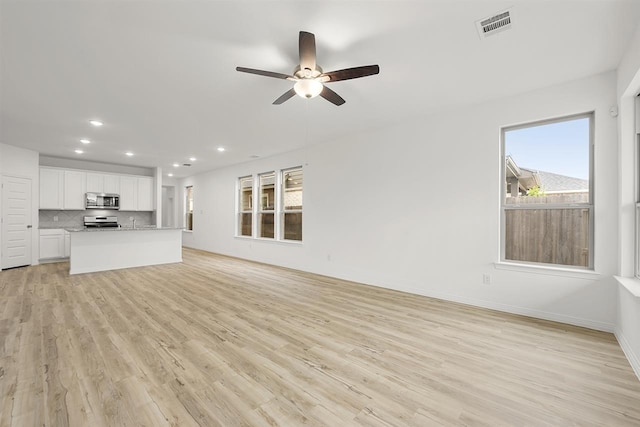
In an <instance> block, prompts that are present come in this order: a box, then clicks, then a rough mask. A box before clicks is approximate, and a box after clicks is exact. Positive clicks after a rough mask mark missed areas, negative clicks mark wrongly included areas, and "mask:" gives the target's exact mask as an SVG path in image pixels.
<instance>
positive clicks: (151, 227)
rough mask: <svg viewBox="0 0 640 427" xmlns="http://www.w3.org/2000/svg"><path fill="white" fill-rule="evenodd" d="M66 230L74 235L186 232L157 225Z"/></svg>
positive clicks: (178, 228)
mask: <svg viewBox="0 0 640 427" xmlns="http://www.w3.org/2000/svg"><path fill="white" fill-rule="evenodd" d="M64 230H66V231H69V232H72V233H84V232H88V233H95V232H106V231H157V230H184V227H156V226H155V225H140V226H138V227H135V228H134V227H95V228H85V227H78V228H65V229H64Z"/></svg>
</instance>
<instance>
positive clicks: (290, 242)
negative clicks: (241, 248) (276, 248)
mask: <svg viewBox="0 0 640 427" xmlns="http://www.w3.org/2000/svg"><path fill="white" fill-rule="evenodd" d="M234 237H235V238H236V239H239V240H249V241H251V242H268V243H283V244H285V245H294V246H303V242H302V241H300V240H276V239H269V238H264V237H249V236H234Z"/></svg>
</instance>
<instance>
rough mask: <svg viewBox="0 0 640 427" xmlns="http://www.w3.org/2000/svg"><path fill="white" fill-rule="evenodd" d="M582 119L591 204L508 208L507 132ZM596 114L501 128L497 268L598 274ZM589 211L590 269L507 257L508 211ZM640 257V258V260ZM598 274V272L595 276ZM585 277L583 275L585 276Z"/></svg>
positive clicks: (514, 206) (591, 113)
mask: <svg viewBox="0 0 640 427" xmlns="http://www.w3.org/2000/svg"><path fill="white" fill-rule="evenodd" d="M580 118H588V119H589V202H588V203H568V204H545V205H543V206H540V205H526V206H525V205H506V203H505V197H506V196H505V195H506V191H507V187H506V185H507V184H506V182H507V179H506V176H505V175H506V170H505V164H506V153H505V151H506V150H505V133H506V132H508V131H512V130H517V129H524V128H530V127H534V126H542V125H547V124H552V123H560V122H565V121H569V120H577V119H580ZM594 125H595V112H594V111H589V112H586V113H580V114H572V115H568V116H562V117H556V118H552V119H545V120H539V121H534V122H528V123H524V124H519V125H515V126H504V127H502V128H501V129H500V159H501V162H500V173H499V176H500V233H499V234H500V236H499V249H500V253H499V261H498V262H497V263H495V264H494V265H495V267H496V268H501V269H511V270H519V271H530V272H540V271H543V270H548V271H550V272H552V273H553V274H562V275H571V274H577V275H578V276H581V273H583V272H584V273H587V276H585V277H591V275H590V273H595V266H594V264H595V256H594V255H595V254H594V248H595V244H594V243H595V242H594V240H595V215H594V212H595V192H594V187H595V185H594V182H595V180H594V145H595V132H594ZM542 208H544V209H578V208H587V209H589V261H588V266H587V267H581V266H573V265H562V264H546V263H540V262H528V261H519V260H508V259H506V255H505V246H506V245H505V239H506V235H505V228H506V218H505V216H506V215H505V212H506V211H507V210H522V209H542ZM639 258H640V257H639ZM639 262H640V261H639ZM595 274H597V273H595ZM581 277H582V276H581Z"/></svg>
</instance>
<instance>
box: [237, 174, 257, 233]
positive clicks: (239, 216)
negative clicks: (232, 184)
mask: <svg viewBox="0 0 640 427" xmlns="http://www.w3.org/2000/svg"><path fill="white" fill-rule="evenodd" d="M245 180H248V181H249V182H250V183H251V186H250V187H249V188H251V196H250V197H249V210H245V209H243V208H242V207H243V206H242V202H243V196H242V190H243V189H244V188H245V187H243V185H242V183H243V181H245ZM236 195H237V198H238V200H237V202H236V210H237V214H236V236H239V237H252V236H253V230H254V227H255V224H254V222H255V221H254V215H253V207H254V205H255V200H254V195H255V194H254V178H253V176H252V175H247V176H241V177H240V178H238V191H236ZM246 214H248V215H250V217H249V218H250V220H249V225H250V229H251V234H249V235H246V234H242V216H243V215H246Z"/></svg>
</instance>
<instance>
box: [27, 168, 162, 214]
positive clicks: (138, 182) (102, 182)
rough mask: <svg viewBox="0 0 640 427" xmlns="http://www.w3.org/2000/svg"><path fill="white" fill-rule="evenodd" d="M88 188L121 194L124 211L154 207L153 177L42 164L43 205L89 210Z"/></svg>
mask: <svg viewBox="0 0 640 427" xmlns="http://www.w3.org/2000/svg"><path fill="white" fill-rule="evenodd" d="M87 192H89V193H111V194H119V195H120V210H122V211H153V210H154V178H153V177H150V176H136V175H119V174H114V173H102V172H92V171H84V170H75V169H62V168H55V167H47V166H42V167H40V206H39V208H40V209H42V210H44V209H49V210H65V209H66V210H85V201H86V193H87Z"/></svg>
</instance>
